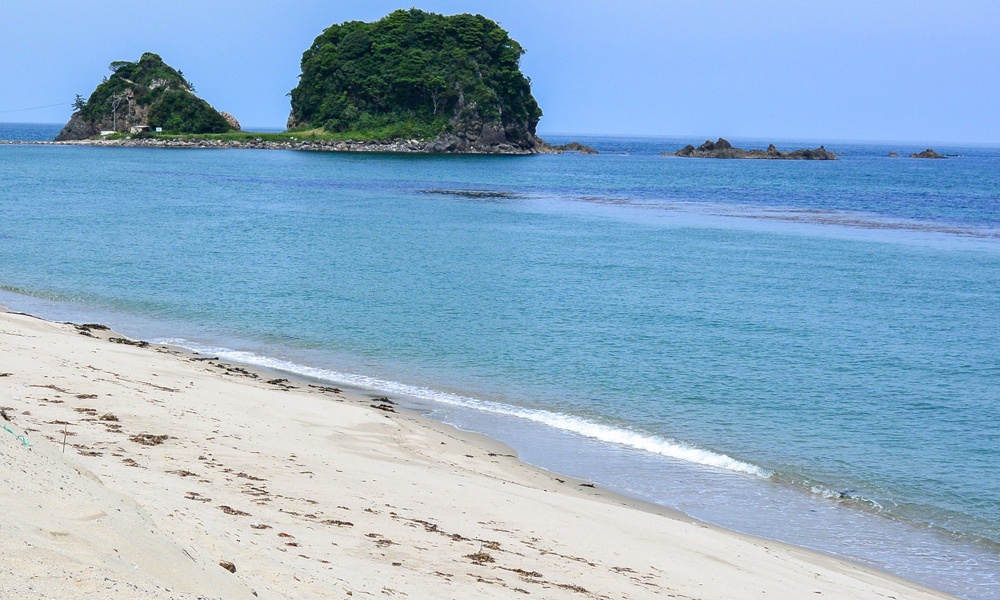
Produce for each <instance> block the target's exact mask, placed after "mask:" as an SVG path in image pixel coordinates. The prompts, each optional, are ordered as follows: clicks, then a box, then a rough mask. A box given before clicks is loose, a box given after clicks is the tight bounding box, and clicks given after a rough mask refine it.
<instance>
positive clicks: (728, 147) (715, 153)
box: [660, 138, 837, 160]
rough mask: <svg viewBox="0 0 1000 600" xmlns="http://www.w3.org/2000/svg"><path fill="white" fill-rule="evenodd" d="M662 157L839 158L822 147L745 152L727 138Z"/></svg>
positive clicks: (667, 153)
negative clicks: (787, 150)
mask: <svg viewBox="0 0 1000 600" xmlns="http://www.w3.org/2000/svg"><path fill="white" fill-rule="evenodd" d="M660 156H681V157H689V158H757V159H783V160H836V159H837V156H836V155H835V154H834V153H833V152H828V151H827V150H826V148H825V147H823V146H820V147H819V148H815V149H813V150H807V149H799V150H793V151H792V152H782V151H780V150H778V149H777V148H776V147H775V146H774V144H771V145H769V146H768V147H767V150H757V149H754V150H749V151H748V150H743V149H742V148H734V147H733V145H732V144H730V143H729V141H728V140H726V139H725V138H719V139H718V141H716V142H712V141H706V142H705V143H704V144H702V145H701V146H698V147H697V148H695V147H694V146H692V145H691V144H688V145H687V146H684V147H683V148H681V149H680V150H678V151H677V152H674V153H673V154H671V153H669V152H661V153H660Z"/></svg>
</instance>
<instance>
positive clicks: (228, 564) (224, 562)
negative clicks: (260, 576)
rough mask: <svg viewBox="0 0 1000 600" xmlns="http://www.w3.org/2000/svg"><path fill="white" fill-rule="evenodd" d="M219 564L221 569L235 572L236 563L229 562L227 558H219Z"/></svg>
mask: <svg viewBox="0 0 1000 600" xmlns="http://www.w3.org/2000/svg"><path fill="white" fill-rule="evenodd" d="M219 566H220V567H222V568H223V569H225V570H227V571H229V572H230V573H235V572H236V565H234V564H233V563H231V562H229V561H228V560H220V561H219Z"/></svg>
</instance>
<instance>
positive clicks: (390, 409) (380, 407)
mask: <svg viewBox="0 0 1000 600" xmlns="http://www.w3.org/2000/svg"><path fill="white" fill-rule="evenodd" d="M369 406H371V407H372V408H376V409H378V410H381V411H385V412H391V413H394V412H396V409H395V408H393V407H391V406H389V405H388V404H369Z"/></svg>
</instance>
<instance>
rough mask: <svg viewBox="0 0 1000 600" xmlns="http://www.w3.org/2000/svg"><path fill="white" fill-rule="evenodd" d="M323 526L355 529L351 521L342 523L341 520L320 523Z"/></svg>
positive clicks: (327, 520) (328, 520)
mask: <svg viewBox="0 0 1000 600" xmlns="http://www.w3.org/2000/svg"><path fill="white" fill-rule="evenodd" d="M320 523H322V524H323V525H336V526H337V527H354V523H351V522H350V521H341V520H340V519H326V520H324V521H320Z"/></svg>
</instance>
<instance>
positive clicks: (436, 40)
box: [55, 8, 597, 154]
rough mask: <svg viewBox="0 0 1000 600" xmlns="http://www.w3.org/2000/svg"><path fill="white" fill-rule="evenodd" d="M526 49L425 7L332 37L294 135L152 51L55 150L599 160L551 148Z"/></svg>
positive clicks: (339, 28)
mask: <svg viewBox="0 0 1000 600" xmlns="http://www.w3.org/2000/svg"><path fill="white" fill-rule="evenodd" d="M522 54H524V49H523V48H522V47H521V45H520V44H518V43H517V42H516V41H514V40H513V39H511V38H510V36H509V35H508V33H507V32H506V31H504V30H503V29H502V28H500V26H499V25H497V24H496V23H495V22H494V21H491V20H490V19H487V18H486V17H483V16H481V15H469V14H460V15H452V16H444V15H439V14H436V13H430V12H425V11H422V10H418V9H415V8H411V9H409V10H397V11H395V12H393V13H391V14H389V15H388V16H386V17H384V18H382V19H380V20H378V21H375V22H372V23H364V22H360V21H349V22H346V23H341V24H339V25H338V24H334V25H332V26H330V27H329V28H327V29H326V30H324V31H323V33H321V34H320V35H319V37H317V38H316V39H315V40H314V41H313V43H312V45H311V46H310V47H309V48H308V49H307V50H306V51H305V52H304V53H303V55H302V63H301V69H302V71H301V74H300V75H299V83H298V85H297V86H296V87H295V89H293V90H292V91H291V92H290V93H289V96H290V97H291V112H290V114H289V116H288V123H287V128H288V130H287V131H285V132H282V133H253V132H246V131H241V129H240V124H239V122H238V121H237V120H236V119H235V118H234V117H233V116H232V115H230V114H228V113H225V112H219V111H217V110H215V109H214V108H213V107H212V106H211V105H210V104H208V102H206V101H204V100H202V99H201V98H199V97H198V96H196V95H195V93H194V86H192V85H191V83H190V82H189V81H188V80H187V79H185V77H184V75H183V73H182V72H181V71H180V70H176V69H174V68H172V67H170V66H169V65H167V64H166V63H165V62H163V60H162V59H161V58H160V57H159V56H158V55H156V54H153V53H151V52H147V53H145V54H143V55H142V57H141V58H140V59H139V60H138V61H136V62H130V61H116V62H113V63H111V65H110V70H111V75H110V76H109V77H105V79H104V81H103V82H102V83H101V84H100V85H98V86H97V88H96V89H95V90H94V91H93V93H91V94H90V96H89V97H88V98H84V97H82V96H79V95H78V96H77V99H76V102H74V103H73V107H74V108H75V109H76V112H74V113H73V115H72V117H71V118H70V120H69V123H67V124H66V126H65V127H64V128H63V130H62V131H61V132H60V133H59V135H58V136H57V137H56V139H55V143H74V144H81V145H107V146H129V147H132V146H139V147H157V146H162V147H174V148H275V149H286V148H292V149H299V150H319V151H335V152H336V151H343V152H366V151H367V152H422V153H461V154H538V153H558V154H561V153H563V152H575V153H578V154H597V151H596V150H594V149H593V148H590V147H589V146H585V145H583V144H578V143H575V142H574V143H571V144H565V145H562V146H551V145H549V144H547V143H546V142H544V141H543V140H541V139H540V138H539V137H538V136H537V134H536V133H535V129H536V126H537V125H538V120H539V119H540V118H541V116H542V110H541V108H539V106H538V103H537V102H536V101H535V98H534V97H533V96H532V95H531V82H530V80H529V79H528V78H527V77H525V76H524V74H523V73H521V70H520V61H521V55H522Z"/></svg>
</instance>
